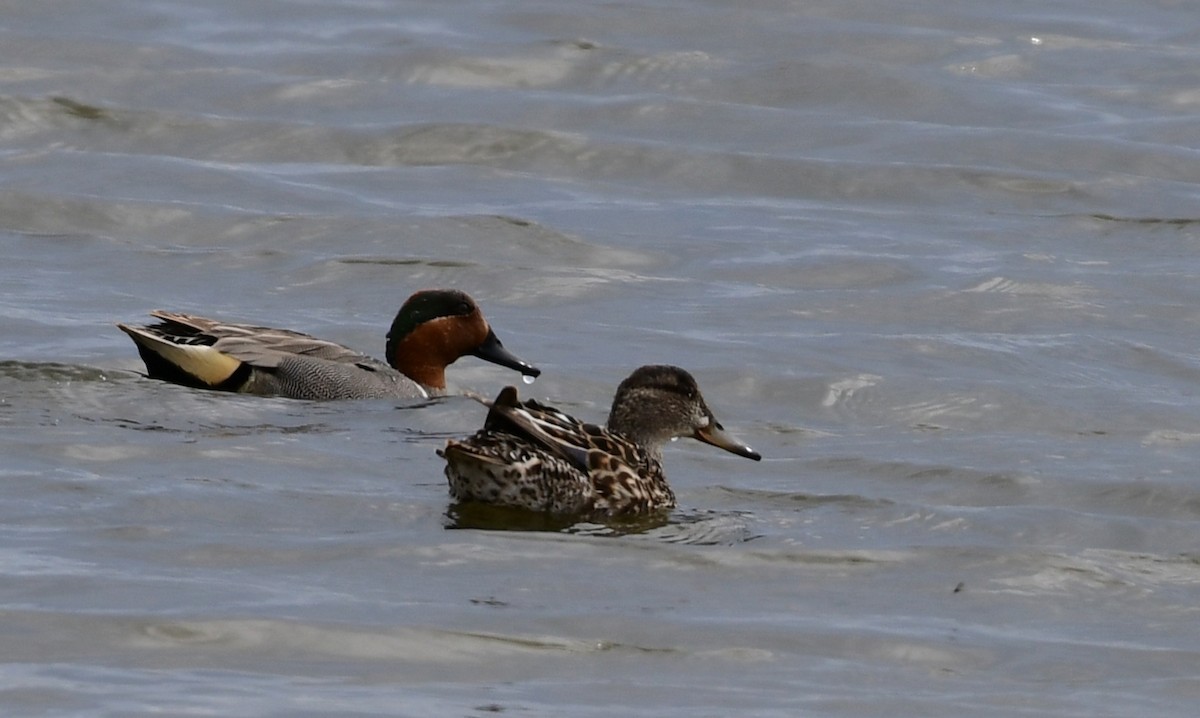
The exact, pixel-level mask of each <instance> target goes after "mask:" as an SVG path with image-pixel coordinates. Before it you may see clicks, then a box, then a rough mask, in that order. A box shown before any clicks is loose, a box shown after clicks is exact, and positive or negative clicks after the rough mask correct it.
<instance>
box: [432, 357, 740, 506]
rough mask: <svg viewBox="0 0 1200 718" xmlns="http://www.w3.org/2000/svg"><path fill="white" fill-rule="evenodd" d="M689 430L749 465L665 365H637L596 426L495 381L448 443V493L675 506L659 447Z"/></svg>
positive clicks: (510, 500) (499, 499)
mask: <svg viewBox="0 0 1200 718" xmlns="http://www.w3.org/2000/svg"><path fill="white" fill-rule="evenodd" d="M677 436H691V437H694V438H696V439H699V440H700V441H703V442H705V443H708V444H712V445H713V446H718V447H720V448H722V449H725V450H726V451H729V452H732V453H734V454H737V455H738V456H744V457H746V458H748V459H754V460H755V461H758V460H759V459H761V458H762V457H761V456H760V455H759V454H758V452H756V451H754V450H753V449H751V448H750V447H749V446H746V445H745V444H743V443H742V442H741V441H739V440H737V439H735V438H733V437H732V436H730V435H729V434H726V433H725V430H724V428H723V427H722V426H721V424H720V423H719V422H718V421H717V419H716V417H714V416H713V413H712V411H711V410H710V409H709V408H708V405H707V404H705V403H704V397H703V396H701V395H700V389H699V387H698V386H696V380H695V379H693V378H692V375H691V374H689V373H687V372H686V371H684V370H683V369H680V368H679V367H675V366H643V367H641V368H640V369H637V370H636V371H634V372H633V373H632V374H630V375H629V377H628V378H626V379H625V381H623V382H621V385H620V386H619V387H617V393H616V395H615V396H614V397H613V403H612V410H611V411H610V412H609V415H608V424H607V426H605V427H600V426H596V425H594V424H586V423H584V422H582V421H579V420H578V419H575V418H573V417H571V416H568V415H567V414H564V413H563V412H561V411H559V410H557V409H554V408H552V407H549V406H546V405H544V404H540V403H538V402H536V401H533V400H528V401H525V402H523V403H522V402H520V401H518V399H517V390H516V388H515V387H512V386H509V387H505V388H504V389H503V390H502V391H501V392H500V395H499V396H498V397H496V400H495V401H494V402H492V405H491V409H490V410H489V411H488V416H487V419H486V420H485V422H484V426H483V429H482V430H480V431H479V432H477V433H476V434H475V435H474V436H471V437H469V438H467V439H463V440H460V441H455V440H451V441H448V442H447V443H446V446H445V448H443V449H440V450H439V451H438V454H439V455H441V456H442V457H444V458H445V459H446V478H447V479H448V480H449V482H450V495H451V496H452V497H453V498H454V499H455V500H456V501H461V502H467V501H478V502H483V503H489V504H496V505H502V506H511V507H518V508H526V509H530V510H533V511H541V512H550V513H559V514H583V515H609V516H615V515H621V514H626V515H632V514H642V513H648V512H651V511H657V510H660V509H669V508H672V507H674V506H675V494H674V492H672V491H671V487H670V486H668V485H667V481H666V477H665V476H664V475H663V468H662V444H663V442H665V441H667V440H669V439H673V438H675V437H677Z"/></svg>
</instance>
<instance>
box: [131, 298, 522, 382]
mask: <svg viewBox="0 0 1200 718" xmlns="http://www.w3.org/2000/svg"><path fill="white" fill-rule="evenodd" d="M150 314H151V315H152V316H154V317H155V318H157V319H159V320H160V321H159V322H158V323H157V324H151V325H148V326H129V325H126V324H117V326H118V327H119V328H120V329H121V331H123V332H125V333H126V334H128V335H129V336H130V338H131V339H133V341H134V343H135V344H137V348H138V353H139V354H140V355H141V357H142V361H144V362H145V363H146V370H147V373H148V375H149V376H150V377H152V378H155V379H163V380H166V381H169V382H174V383H176V384H183V385H185V386H191V387H196V388H201V389H218V390H222V391H234V392H241V393H246V394H260V395H265V396H284V397H289V398H292V399H370V398H399V399H414V398H422V397H427V396H430V395H433V394H440V393H443V392H444V391H445V389H446V367H447V366H448V365H450V364H452V363H454V361H455V360H456V359H458V358H459V357H461V356H466V355H467V354H471V355H473V356H477V357H479V358H480V359H484V360H486V361H490V362H493V363H495V364H499V365H500V366H504V367H508V368H510V369H515V370H516V371H519V372H521V373H522V374H524V375H526V376H537V375H538V374H540V373H541V370H539V369H537V368H536V367H534V366H533V365H531V364H529V363H527V362H525V361H524V360H522V359H520V358H518V357H516V356H515V355H513V354H512V353H511V352H509V351H508V350H507V349H505V348H504V346H503V345H502V344H501V343H500V340H499V339H497V338H496V334H495V332H493V331H492V329H491V327H490V326H488V323H487V320H485V319H484V318H483V314H482V313H481V312H480V311H479V307H478V306H477V305H476V304H475V300H474V299H472V298H471V297H470V296H468V295H467V294H466V293H465V292H460V291H458V290H453V289H429V290H424V291H420V292H417V293H416V294H413V295H412V296H411V297H409V298H408V301H406V302H404V306H402V307H400V311H399V312H398V313H397V314H396V319H395V320H394V321H393V322H392V328H391V330H390V331H389V332H388V335H387V349H386V354H385V355H384V356H385V357H386V359H387V363H386V364H385V363H384V362H381V361H379V360H378V359H373V358H371V357H369V356H366V355H364V354H360V353H358V352H356V351H354V350H352V349H348V348H346V347H344V346H342V345H340V344H334V343H333V342H329V341H325V340H323V339H317V338H315V337H311V336H309V335H307V334H301V333H299V332H293V331H289V330H287V329H269V328H267V327H256V326H251V325H248V324H230V323H226V322H220V321H217V320H214V319H205V318H203V317H196V316H192V315H190V314H177V313H174V312H164V311H154V312H151V313H150Z"/></svg>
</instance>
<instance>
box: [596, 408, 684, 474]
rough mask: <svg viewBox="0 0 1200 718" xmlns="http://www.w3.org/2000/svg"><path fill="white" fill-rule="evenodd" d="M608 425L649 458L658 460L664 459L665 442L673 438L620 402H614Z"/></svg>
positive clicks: (609, 428) (610, 429)
mask: <svg viewBox="0 0 1200 718" xmlns="http://www.w3.org/2000/svg"><path fill="white" fill-rule="evenodd" d="M607 427H608V430H609V431H612V432H614V433H617V434H620V435H622V436H624V437H625V438H627V439H629V440H630V441H632V442H633V443H635V444H637V445H638V446H639V447H641V449H642V450H643V451H644V452H645V453H646V456H647V457H648V458H650V459H653V460H654V461H658V462H661V461H662V447H663V444H664V443H665V442H666V441H667V440H668V439H670V438H671V437H670V436H669V435H664V434H663V433H662V431H660V430H656V429H655V428H654V426H653V424H652V423H651V422H649V421H647V420H646V419H645V418H644V417H643V415H642V414H640V413H639V412H637V411H630V410H629V409H628V408H627V407H624V406H621V405H619V404H614V405H613V408H612V411H611V412H609V415H608V424H607Z"/></svg>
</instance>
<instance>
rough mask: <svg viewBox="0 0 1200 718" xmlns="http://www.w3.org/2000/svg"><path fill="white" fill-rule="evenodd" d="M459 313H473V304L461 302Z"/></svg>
mask: <svg viewBox="0 0 1200 718" xmlns="http://www.w3.org/2000/svg"><path fill="white" fill-rule="evenodd" d="M458 313H459V314H470V313H471V305H469V304H467V303H466V302H459V304H458Z"/></svg>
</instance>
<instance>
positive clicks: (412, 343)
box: [384, 334, 446, 391]
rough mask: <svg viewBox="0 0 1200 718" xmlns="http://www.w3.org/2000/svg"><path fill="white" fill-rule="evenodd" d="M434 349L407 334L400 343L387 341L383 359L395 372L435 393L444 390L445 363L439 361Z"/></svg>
mask: <svg viewBox="0 0 1200 718" xmlns="http://www.w3.org/2000/svg"><path fill="white" fill-rule="evenodd" d="M433 349H434V347H432V346H428V345H427V344H423V343H421V342H419V341H418V338H417V337H415V336H414V335H413V334H409V335H407V336H405V337H404V338H402V339H400V341H398V342H397V341H392V340H389V341H388V343H387V350H386V354H384V358H385V359H387V363H388V364H389V365H390V366H391V367H392V368H393V369H395V370H396V371H398V372H400V373H401V374H403V375H404V376H406V377H408V378H409V379H412V380H413V381H415V382H417V383H418V384H420V385H421V386H423V387H425V388H427V389H433V390H435V391H444V390H445V388H446V363H445V362H444V361H442V360H441V357H440V356H439V355H438V353H437V352H435V351H432V350H433Z"/></svg>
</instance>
